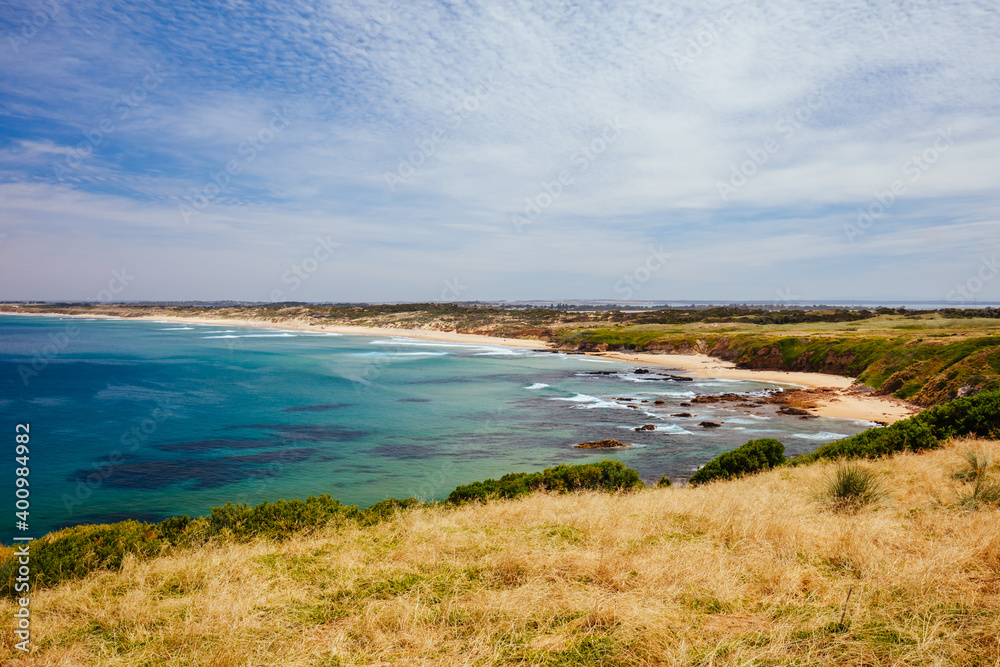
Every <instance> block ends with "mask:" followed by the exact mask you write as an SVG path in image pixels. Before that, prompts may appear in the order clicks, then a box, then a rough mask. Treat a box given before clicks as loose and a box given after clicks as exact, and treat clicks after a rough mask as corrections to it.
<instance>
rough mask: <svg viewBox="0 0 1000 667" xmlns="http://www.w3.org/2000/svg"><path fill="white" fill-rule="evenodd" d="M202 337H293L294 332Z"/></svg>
mask: <svg viewBox="0 0 1000 667" xmlns="http://www.w3.org/2000/svg"><path fill="white" fill-rule="evenodd" d="M206 333H207V332H206ZM202 338H295V334H291V333H274V334H239V335H234V334H226V335H225V336H202Z"/></svg>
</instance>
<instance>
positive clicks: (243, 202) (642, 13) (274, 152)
mask: <svg viewBox="0 0 1000 667" xmlns="http://www.w3.org/2000/svg"><path fill="white" fill-rule="evenodd" d="M53 6H57V7H58V11H53V12H51V18H50V20H48V21H47V22H46V23H45V25H43V26H41V27H39V28H38V29H37V30H36V32H35V33H34V34H33V35H32V37H31V38H30V39H27V40H25V39H23V38H22V39H19V40H16V44H17V48H14V47H13V46H12V44H11V39H9V38H12V37H17V36H18V35H21V34H22V32H21V31H22V30H23V25H24V22H25V21H29V22H30V21H31V17H32V15H33V14H34V13H35V12H37V11H38V10H39V9H38V6H36V5H35V4H32V3H29V2H20V3H15V4H13V5H10V4H8V5H5V6H4V7H3V8H0V37H2V39H0V41H2V42H3V43H0V71H2V72H3V75H2V76H0V115H2V118H3V122H2V125H0V183H2V186H0V211H2V218H3V222H2V223H0V231H2V232H3V233H5V234H7V235H8V238H7V239H5V241H4V244H3V245H2V246H0V257H2V259H3V262H4V263H5V264H6V266H7V268H6V269H5V271H4V276H5V278H4V287H5V288H6V289H5V290H3V294H0V296H2V297H4V298H85V296H86V294H87V293H88V289H89V288H88V287H86V286H85V283H86V282H87V280H88V279H89V278H88V276H92V277H93V280H92V282H96V283H97V284H100V279H101V278H104V275H105V273H106V269H107V267H109V266H112V265H116V263H120V260H121V259H125V258H129V257H136V258H141V259H142V262H143V264H144V266H145V267H147V275H146V277H145V279H143V277H142V276H138V277H137V279H136V281H135V283H134V284H133V285H131V286H130V295H131V297H132V298H137V299H141V298H245V299H255V298H260V299H264V298H267V294H268V292H269V288H268V285H267V282H268V280H271V278H270V277H268V278H266V279H265V278H260V277H259V273H260V272H261V271H262V268H261V267H272V266H273V267H274V270H276V271H279V274H278V275H280V270H279V269H280V268H281V267H282V266H287V265H288V264H289V262H293V261H295V260H296V258H299V257H301V256H302V254H303V253H304V252H306V251H307V250H308V249H309V247H311V245H310V244H312V243H314V238H315V236H316V234H318V233H323V234H331V235H332V236H333V237H334V238H335V239H336V241H337V242H338V243H341V244H343V246H342V247H343V249H344V252H343V253H342V254H341V255H340V256H339V257H337V258H336V259H333V260H331V261H330V262H328V263H325V264H324V266H323V267H322V271H323V272H325V274H328V275H327V276H326V278H324V277H323V276H322V275H317V278H319V279H317V280H315V281H312V280H311V281H310V282H309V284H306V285H303V287H302V289H301V290H299V291H298V292H297V294H296V298H302V299H316V300H360V299H372V300H397V299H399V300H404V299H435V298H439V295H440V292H441V287H440V286H441V284H442V280H444V279H450V278H451V277H452V276H453V275H456V274H459V275H461V276H462V282H463V285H466V286H467V287H465V288H463V295H462V298H469V299H475V298H482V299H491V298H563V297H565V298H569V297H583V298H587V297H589V298H615V297H616V294H615V293H614V285H615V282H616V280H618V279H619V278H620V276H621V274H622V273H623V272H627V271H629V270H631V269H632V268H634V267H635V266H636V265H637V263H639V262H641V261H642V260H643V259H644V258H645V257H646V255H647V254H648V250H646V248H647V247H648V245H649V244H651V243H653V244H656V245H657V246H659V245H661V244H662V245H664V246H665V247H666V248H667V250H668V251H669V252H671V253H672V260H671V262H670V263H669V265H668V266H666V267H664V268H663V269H662V270H660V271H658V272H657V274H656V276H654V277H653V278H651V279H650V281H649V282H648V283H646V284H644V285H643V288H642V295H641V298H643V299H680V298H703V299H707V298H714V299H725V298H733V299H738V300H753V299H774V298H775V297H774V293H775V289H777V288H779V287H780V288H782V289H784V287H785V286H786V285H789V286H793V287H794V286H796V285H800V287H795V289H794V290H793V291H795V293H796V294H797V295H798V294H804V295H805V296H804V297H803V298H812V297H815V298H817V299H823V298H837V297H844V298H865V297H869V298H875V297H908V298H925V297H926V298H939V294H941V293H944V292H946V291H947V290H946V289H944V288H945V287H947V286H948V282H949V280H950V279H951V273H955V274H956V275H958V274H961V273H962V271H965V272H966V273H967V272H968V271H967V269H966V268H965V267H966V265H975V263H976V262H978V261H979V256H978V255H979V254H981V252H982V251H984V249H986V248H988V247H989V246H990V245H991V244H994V243H995V241H994V239H995V232H994V231H993V230H995V222H996V219H997V213H996V211H997V208H996V207H997V203H998V193H997V186H996V181H995V177H994V176H993V175H994V174H995V173H997V172H998V167H1000V164H998V162H1000V157H998V156H1000V150H998V149H1000V120H998V119H1000V114H998V113H997V111H998V109H997V106H998V102H997V100H998V96H997V92H998V81H1000V43H998V42H997V41H996V39H995V35H996V33H997V31H998V29H1000V13H998V9H997V7H996V6H995V4H994V3H990V2H985V1H980V2H968V3H960V4H958V3H951V4H945V3H943V2H934V1H932V0H899V1H897V2H889V3H884V4H880V5H878V6H873V5H871V4H870V3H867V2H863V1H861V0H857V1H849V2H846V3H845V2H834V1H832V0H830V1H828V2H821V3H818V4H817V3H812V4H809V5H802V4H800V3H792V2H788V1H785V0H783V1H778V0H773V1H770V2H765V1H753V0H731V1H728V2H725V1H710V2H697V3H696V2H687V3H681V4H676V3H675V4H672V5H669V6H664V5H663V4H662V3H657V2H652V1H648V2H646V1H640V0H636V1H633V2H627V3H619V4H617V5H611V6H607V5H601V4H595V3H590V4H578V3H573V2H569V1H568V0H562V1H560V0H552V1H550V2H545V3H527V2H519V1H517V0H514V1H511V2H507V3H503V4H499V5H498V4H495V3H481V2H471V1H470V2H463V3H447V4H446V3H440V2H431V1H429V0H421V1H418V2H413V3H401V2H396V1H395V0H371V1H364V2H362V1H358V2H345V3H333V4H329V3H327V4H318V3H317V4H310V3H305V2H291V3H288V2H283V3H278V2H265V3H249V2H240V1H238V0H234V1H232V2H223V1H221V0H220V1H218V2H212V3H196V2H180V3H152V2H150V3H142V4H139V5H136V4H135V3H128V4H124V3H111V4H108V3H91V2H74V3H72V4H70V3H59V4H57V5H53ZM150 72H156V73H158V75H159V76H160V81H159V82H157V83H156V85H155V86H151V85H150V80H149V79H148V76H149V73H150ZM276 109H277V110H281V111H282V112H284V111H285V110H288V111H289V112H290V118H289V121H290V122H289V123H288V125H287V127H286V128H284V129H283V130H282V131H281V132H280V133H279V134H277V135H276V136H273V137H270V138H269V139H268V140H267V141H264V139H265V138H268V134H267V128H268V124H269V122H270V120H271V119H272V118H273V114H274V113H275V110H276ZM126 111H127V113H126ZM616 119H617V121H616ZM614 122H618V123H620V124H622V125H623V126H625V127H626V128H627V129H626V130H625V131H624V132H622V133H621V135H620V138H617V139H616V140H615V141H614V142H613V143H610V142H606V145H605V146H604V147H603V149H602V150H600V151H599V152H597V151H596V150H595V151H594V152H593V154H591V153H588V152H587V151H588V148H589V147H591V146H592V145H593V147H594V148H595V149H596V148H597V147H600V144H599V143H593V144H592V142H595V141H596V140H597V139H598V138H600V137H601V133H602V129H603V128H604V127H606V126H607V124H608V123H614ZM940 131H949V132H951V133H953V136H954V143H953V145H951V146H950V147H949V150H948V151H947V152H946V153H941V154H940V155H939V156H938V158H939V159H935V160H934V162H933V163H932V164H928V165H927V166H928V168H927V169H925V170H922V171H921V174H920V177H919V178H918V179H916V180H906V186H907V187H906V188H905V192H904V193H903V194H902V195H900V196H899V197H898V201H895V202H894V203H893V205H892V206H891V207H890V208H889V209H888V210H887V211H886V212H885V213H884V215H882V216H880V217H879V219H878V220H877V221H876V222H875V223H874V225H872V226H871V227H870V229H868V230H866V231H865V234H863V235H862V236H860V237H856V238H853V239H851V238H848V237H847V236H845V234H844V231H843V229H844V225H845V224H851V223H852V222H856V219H857V217H858V211H859V209H864V208H865V207H868V206H869V205H870V203H871V202H872V201H873V197H877V194H878V193H879V192H881V191H884V190H885V189H886V188H888V187H891V184H892V183H893V181H894V180H896V179H909V178H910V176H909V175H908V174H907V173H906V172H905V168H906V167H905V165H906V163H907V161H908V160H911V159H912V158H913V157H914V156H918V157H919V156H921V155H922V154H923V152H924V151H925V150H928V148H929V147H931V148H932V147H933V146H934V141H935V137H936V136H938V133H939V132H940ZM98 137H99V140H98ZM254 141H256V142H257V144H258V145H257V146H254ZM88 146H89V149H90V150H89V152H88V154H87V155H86V157H85V158H83V159H80V160H74V159H72V156H73V155H74V154H77V155H79V154H81V152H82V151H86V149H87V148H88ZM248 146H249V148H248ZM251 148H252V151H251ZM581 151H583V153H581ZM251 154H252V155H253V158H252V159H248V157H249V156H250V155H251ZM581 154H586V155H589V156H591V157H593V159H587V160H585V161H580V157H579V156H580V155H581ZM748 160H749V163H748ZM67 162H78V164H76V166H75V167H71V168H69V169H65V168H63V169H60V165H63V166H64V167H65V166H66V164H67ZM234 162H238V165H236V166H238V173H232V172H235V171H236V170H235V169H234V170H231V172H230V173H229V177H228V179H222V178H221V177H219V178H215V179H214V180H213V175H218V174H220V173H222V172H226V171H227V166H232V165H233V164H234ZM584 164H585V165H586V167H585V168H584V167H583V166H582V165H584ZM734 170H735V171H734ZM404 172H405V178H398V179H395V180H394V179H391V178H390V179H387V175H393V174H395V175H397V176H400V175H401V174H403V173H404ZM563 172H569V173H570V175H571V178H570V179H569V181H567V182H566V183H565V184H564V185H563V187H562V189H561V190H560V193H559V195H558V197H555V198H552V201H551V202H550V203H549V204H548V205H546V206H545V207H544V210H542V211H540V215H538V216H537V218H536V219H534V220H533V221H532V224H531V225H530V226H526V227H524V228H523V229H521V230H517V229H515V228H514V226H513V225H512V224H511V217H512V216H514V215H518V214H523V212H524V209H525V206H526V205H527V204H526V201H528V202H530V201H533V200H536V199H537V197H538V196H539V195H540V193H544V192H546V189H545V188H546V184H551V183H552V182H553V181H554V180H556V181H557V180H558V179H559V175H560V174H561V173H563ZM740 176H742V179H741V178H740ZM223 180H225V184H224V185H223V186H220V187H218V192H217V193H214V189H213V186H212V183H216V184H218V183H220V182H222V181H223ZM737 183H739V184H738V185H737ZM720 184H722V185H720ZM727 185H728V186H729V188H728V189H727V187H725V186H727ZM206 189H207V191H208V192H213V193H214V194H213V195H212V197H211V198H210V205H208V206H206V207H204V208H203V209H199V210H198V211H197V215H196V216H194V217H190V216H188V218H189V219H185V216H184V215H183V207H184V206H185V205H188V206H190V204H191V202H192V201H193V200H194V198H195V197H197V196H198V195H199V193H201V194H202V196H204V194H205V192H206ZM720 193H721V194H720ZM543 199H544V198H543ZM943 248H946V249H947V251H946V252H945V251H943V250H942V249H943ZM85 250H87V251H90V252H92V253H93V254H92V255H91V256H85V255H84V253H83V251H85ZM29 251H30V252H36V253H37V252H44V255H43V260H42V261H40V262H39V261H36V262H32V261H30V260H29V259H22V257H23V256H24V254H25V253H28V252H29ZM195 256H197V257H199V258H200V259H201V260H202V261H200V262H196V263H191V262H189V261H188V258H191V257H195ZM182 261H183V262H184V269H183V270H181V269H180V268H179V267H180V263H181V262H182ZM57 265H58V266H59V267H60V268H59V270H57V271H56V270H52V267H53V266H57ZM105 265H107V266H105ZM12 267H16V269H14V268H12ZM949 272H951V273H949ZM265 273H266V271H265ZM181 274H183V275H181ZM74 277H76V279H74ZM104 280H105V281H106V278H104ZM951 282H954V281H953V280H952V281H951ZM938 283H940V285H939V284H938ZM258 284H259V286H258ZM991 290H992V291H991ZM996 290H1000V284H998V285H997V286H994V285H992V284H990V285H988V286H986V287H984V289H983V291H982V293H980V294H979V295H978V296H979V298H980V299H990V298H996V299H1000V291H996ZM91 291H92V290H91Z"/></svg>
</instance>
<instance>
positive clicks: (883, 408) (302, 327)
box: [3, 312, 921, 424]
mask: <svg viewBox="0 0 1000 667" xmlns="http://www.w3.org/2000/svg"><path fill="white" fill-rule="evenodd" d="M3 314H5V315H29V316H37V317H69V318H78V319H79V318H82V319H109V320H141V321H147V322H172V323H173V322H188V323H192V322H193V323H196V324H218V325H230V326H247V327H258V328H270V329H289V330H295V331H312V332H326V333H340V334H354V335H361V336H395V337H400V338H417V339H423V340H437V341H441V342H449V343H466V344H478V345H504V346H508V347H520V348H532V349H537V350H548V351H555V350H553V349H552V348H551V346H550V345H549V343H548V342H547V341H544V340H538V339H524V338H500V337H497V336H483V335H480V334H465V333H458V332H455V331H441V330H438V329H390V328H383V327H364V326H354V325H345V324H321V323H316V322H308V321H303V320H282V321H281V322H262V321H260V320H247V319H239V318H235V319H233V318H209V317H177V316H173V315H167V316H160V317H158V316H154V315H140V316H139V317H119V316H116V315H102V314H90V315H84V314H79V315H77V314H60V313H53V314H48V313H10V312H5V313H3ZM577 354H579V353H577ZM583 354H586V355H587V356H592V357H599V358H603V359H614V360H616V361H622V362H625V363H628V364H632V365H638V366H643V365H652V366H660V367H665V368H669V369H673V370H678V371H684V372H687V373H691V374H693V375H696V376H699V377H715V378H723V379H732V380H754V381H758V382H769V383H772V384H777V385H783V386H792V387H795V388H802V389H803V390H804V391H806V392H807V393H808V394H809V396H810V399H811V400H812V401H814V402H815V404H816V407H814V408H811V410H812V412H813V413H815V414H817V415H819V416H822V417H835V418H840V419H856V420H862V421H869V422H883V423H886V424H891V423H893V422H897V421H899V420H901V419H906V418H907V417H910V416H912V415H914V414H916V413H918V412H920V410H921V408H920V407H919V406H915V405H911V404H909V403H906V402H905V401H901V400H899V399H896V398H892V397H888V396H875V395H872V394H865V393H861V392H856V391H851V388H852V387H853V386H854V384H855V380H854V378H850V377H845V376H842V375H827V374H824V373H802V372H792V371H766V370H754V369H744V368H737V367H736V365H735V364H733V363H732V362H729V361H725V360H722V359H717V358H715V357H710V356H708V355H703V354H652V353H649V352H586V353H583Z"/></svg>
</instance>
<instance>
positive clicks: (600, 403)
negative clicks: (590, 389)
mask: <svg viewBox="0 0 1000 667" xmlns="http://www.w3.org/2000/svg"><path fill="white" fill-rule="evenodd" d="M549 400H550V401H567V402H569V403H579V404H580V405H575V406H573V407H577V408H585V409H588V410H589V409H591V408H616V409H621V410H628V409H629V408H627V407H626V406H624V405H621V404H620V403H615V402H614V401H606V400H604V399H603V398H597V397H596V396H588V395H587V394H577V395H576V396H573V397H571V398H550V399H549Z"/></svg>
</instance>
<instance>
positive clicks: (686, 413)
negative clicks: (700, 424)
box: [673, 412, 691, 417]
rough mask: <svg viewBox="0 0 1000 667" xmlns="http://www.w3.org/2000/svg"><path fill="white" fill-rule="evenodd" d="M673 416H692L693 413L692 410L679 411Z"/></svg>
mask: <svg viewBox="0 0 1000 667" xmlns="http://www.w3.org/2000/svg"><path fill="white" fill-rule="evenodd" d="M673 416H674V417H690V416H691V413H690V412H678V413H677V414H676V415H673Z"/></svg>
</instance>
